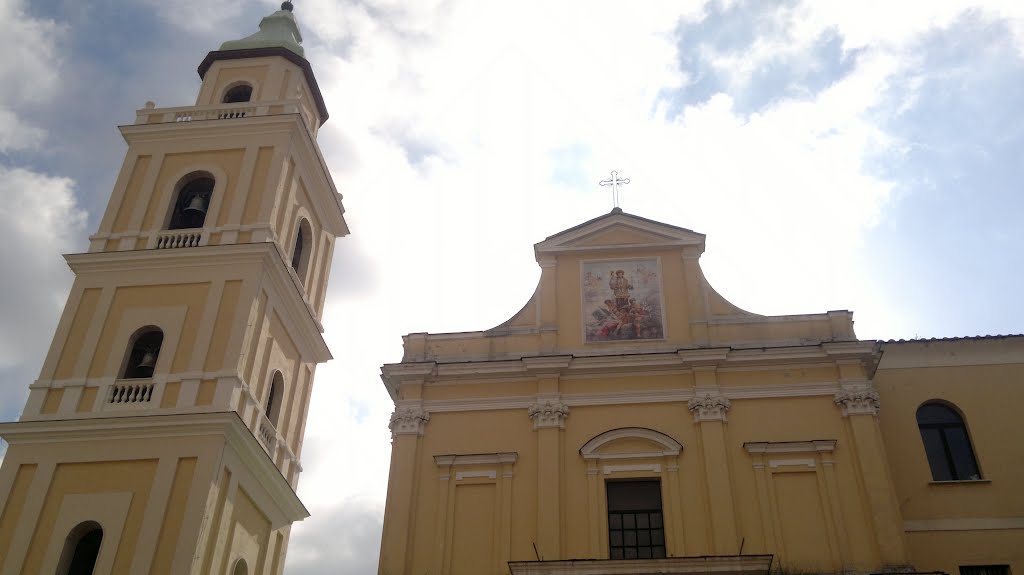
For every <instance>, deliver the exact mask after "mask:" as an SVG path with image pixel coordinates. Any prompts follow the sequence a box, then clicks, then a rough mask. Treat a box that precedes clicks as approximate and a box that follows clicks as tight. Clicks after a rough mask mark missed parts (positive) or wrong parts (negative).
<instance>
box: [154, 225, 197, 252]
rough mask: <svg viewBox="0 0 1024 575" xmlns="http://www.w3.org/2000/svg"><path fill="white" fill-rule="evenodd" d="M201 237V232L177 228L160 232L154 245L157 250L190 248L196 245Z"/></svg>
mask: <svg viewBox="0 0 1024 575" xmlns="http://www.w3.org/2000/svg"><path fill="white" fill-rule="evenodd" d="M202 239H203V233H202V232H196V231H191V232H181V231H177V230H175V231H169V232H160V234H159V235H157V237H156V245H155V246H154V247H155V248H156V249H158V250H162V249H167V248H191V247H195V246H198V245H199V242H200V241H201V240H202Z"/></svg>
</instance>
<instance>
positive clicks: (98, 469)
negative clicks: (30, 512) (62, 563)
mask: <svg viewBox="0 0 1024 575" xmlns="http://www.w3.org/2000/svg"><path fill="white" fill-rule="evenodd" d="M156 465H157V462H156V460H148V461H112V462H90V463H63V464H59V465H58V466H57V469H56V470H55V471H54V475H53V480H52V482H51V483H50V489H49V490H48V497H47V500H46V504H45V505H44V506H43V510H42V513H40V515H39V519H38V522H37V525H36V530H35V534H34V536H33V537H32V543H31V545H30V546H29V552H28V556H27V557H26V559H25V563H24V567H23V568H22V572H23V573H39V572H40V571H41V569H42V563H43V554H44V553H45V551H46V547H47V545H48V544H49V542H50V539H51V538H52V537H53V536H54V534H53V532H52V531H53V524H54V522H55V520H56V519H57V511H58V509H59V508H60V503H61V501H62V499H63V497H64V496H65V495H66V494H71V493H101V492H109V491H127V492H131V493H132V494H133V497H132V502H131V506H130V508H129V510H128V516H127V518H126V519H125V524H124V530H123V532H122V536H121V541H120V545H119V546H118V553H117V556H116V559H115V560H114V572H115V573H127V572H128V571H129V569H128V568H129V566H130V564H131V560H132V553H133V552H134V549H135V541H136V538H137V537H138V532H139V527H140V526H141V524H142V519H143V512H144V511H145V507H146V500H147V498H148V497H149V490H150V488H151V487H152V484H153V477H154V474H155V473H156Z"/></svg>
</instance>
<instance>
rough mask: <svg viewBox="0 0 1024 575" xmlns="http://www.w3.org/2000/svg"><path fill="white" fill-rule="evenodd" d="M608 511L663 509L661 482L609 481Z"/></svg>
mask: <svg viewBox="0 0 1024 575" xmlns="http://www.w3.org/2000/svg"><path fill="white" fill-rule="evenodd" d="M606 487H607V490H608V511H638V510H641V509H661V483H660V482H658V481H609V482H608V483H607V484H606Z"/></svg>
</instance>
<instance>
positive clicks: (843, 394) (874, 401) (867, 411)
mask: <svg viewBox="0 0 1024 575" xmlns="http://www.w3.org/2000/svg"><path fill="white" fill-rule="evenodd" d="M835 402H836V405H838V406H839V407H840V409H842V410H843V416H844V417H845V416H848V415H878V404H879V402H878V392H877V391H875V388H874V386H873V385H871V383H863V384H858V385H852V386H843V387H842V389H840V390H839V392H838V393H836V396H835Z"/></svg>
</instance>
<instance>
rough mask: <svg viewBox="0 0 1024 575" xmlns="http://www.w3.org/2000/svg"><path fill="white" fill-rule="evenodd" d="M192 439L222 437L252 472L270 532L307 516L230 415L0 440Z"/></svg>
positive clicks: (24, 425) (5, 426)
mask: <svg viewBox="0 0 1024 575" xmlns="http://www.w3.org/2000/svg"><path fill="white" fill-rule="evenodd" d="M197 436H222V437H223V438H224V439H225V441H226V443H227V444H228V446H230V447H231V448H232V449H233V450H234V451H235V453H236V454H237V456H238V457H239V459H241V460H242V461H243V462H244V463H245V465H246V468H247V469H249V470H251V471H252V472H253V474H254V477H255V479H256V481H255V482H254V485H255V484H258V485H260V486H262V489H264V490H265V493H262V494H259V493H253V495H255V496H257V497H258V498H259V499H260V501H261V503H263V505H261V508H263V509H266V510H268V511H270V514H269V515H270V517H269V519H270V520H271V522H272V524H273V526H274V527H273V528H274V529H278V528H280V527H283V526H285V525H288V524H290V523H292V522H293V521H301V520H303V519H305V518H306V517H309V511H308V510H307V509H306V507H305V506H304V505H303V504H302V501H301V500H300V499H299V497H298V495H296V493H295V491H294V490H293V489H292V487H291V485H289V484H288V480H287V479H285V477H284V476H283V475H282V474H281V471H280V470H279V469H278V468H277V466H276V465H274V462H273V461H272V460H271V459H270V457H269V456H268V455H267V452H266V451H264V450H263V447H261V446H260V445H259V442H258V441H257V440H256V438H255V437H254V436H253V434H252V432H250V431H249V429H248V428H246V426H245V424H244V423H243V422H242V420H241V419H239V417H238V414H237V413H235V412H233V411H229V412H219V413H196V414H178V415H161V416H151V415H149V416H139V417H116V418H109V419H97V418H90V419H62V420H53V421H19V422H14V423H0V437H3V438H4V439H5V440H6V441H7V442H8V443H9V444H11V445H12V446H14V445H40V444H50V443H68V442H70V443H75V442H89V443H92V442H111V441H115V440H118V439H133V440H134V439H142V438H156V439H161V438H166V439H171V438H180V437H197ZM261 495H262V496H261Z"/></svg>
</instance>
